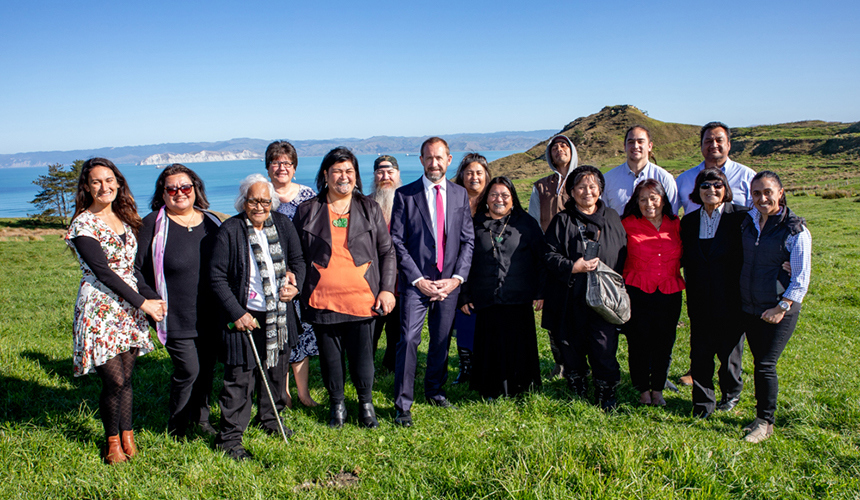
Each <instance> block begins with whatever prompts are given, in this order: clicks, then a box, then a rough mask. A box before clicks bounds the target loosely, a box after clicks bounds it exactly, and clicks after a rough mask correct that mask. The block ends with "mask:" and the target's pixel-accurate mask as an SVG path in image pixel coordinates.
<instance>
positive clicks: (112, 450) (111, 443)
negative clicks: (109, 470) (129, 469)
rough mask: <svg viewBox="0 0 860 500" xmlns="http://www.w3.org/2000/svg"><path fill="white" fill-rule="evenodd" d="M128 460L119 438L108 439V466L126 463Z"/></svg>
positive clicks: (106, 460) (106, 455)
mask: <svg viewBox="0 0 860 500" xmlns="http://www.w3.org/2000/svg"><path fill="white" fill-rule="evenodd" d="M126 460H127V458H126V457H125V453H123V451H122V445H121V444H120V442H119V436H108V437H107V450H106V451H105V463H107V464H108V465H113V464H118V463H120V462H125V461H126Z"/></svg>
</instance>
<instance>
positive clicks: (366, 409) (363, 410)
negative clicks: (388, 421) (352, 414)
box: [358, 403, 379, 429]
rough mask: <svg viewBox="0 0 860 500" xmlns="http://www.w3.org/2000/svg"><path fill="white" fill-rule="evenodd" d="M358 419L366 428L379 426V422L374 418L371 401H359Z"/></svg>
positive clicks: (374, 413) (374, 412)
mask: <svg viewBox="0 0 860 500" xmlns="http://www.w3.org/2000/svg"><path fill="white" fill-rule="evenodd" d="M358 421H359V422H361V423H362V425H364V426H365V427H367V428H368V429H375V428H377V427H379V422H378V421H377V420H376V410H375V409H374V408H373V403H361V406H360V407H359V410H358Z"/></svg>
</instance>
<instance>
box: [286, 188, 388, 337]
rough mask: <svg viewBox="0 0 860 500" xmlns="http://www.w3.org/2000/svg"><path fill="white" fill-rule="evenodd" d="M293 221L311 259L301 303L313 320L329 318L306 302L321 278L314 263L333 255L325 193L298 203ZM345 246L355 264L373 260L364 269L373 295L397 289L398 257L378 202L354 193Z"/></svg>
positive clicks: (321, 263) (324, 264) (323, 264)
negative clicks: (321, 316) (319, 313)
mask: <svg viewBox="0 0 860 500" xmlns="http://www.w3.org/2000/svg"><path fill="white" fill-rule="evenodd" d="M293 222H294V223H295V225H296V229H297V230H298V232H299V239H300V240H301V242H302V249H303V250H304V253H305V255H306V256H307V260H308V272H307V278H306V281H305V286H304V287H303V288H302V305H304V306H305V307H306V308H307V309H306V310H307V311H308V313H309V318H310V320H311V321H317V322H327V321H321V319H322V318H318V312H317V311H314V310H311V309H312V308H310V307H308V305H307V304H308V300H310V297H311V294H312V293H313V291H314V289H315V288H316V286H317V283H319V280H320V273H319V271H318V270H317V268H316V267H314V265H313V264H314V263H316V264H317V265H319V266H320V267H322V268H326V267H328V264H329V260H330V259H331V251H332V249H331V221H330V220H329V213H328V204H327V203H326V202H325V195H323V196H315V197H313V198H311V199H310V200H307V201H305V202H304V203H302V204H301V205H299V208H298V210H296V216H295V217H294V218H293ZM346 246H347V248H348V249H349V254H350V255H351V256H352V259H353V263H354V264H355V265H356V266H361V265H363V264H366V263H368V262H370V266H368V267H367V271H366V272H365V273H364V279H365V280H367V284H368V285H370V291H371V292H373V295H374V297H375V296H377V295H379V292H381V291H386V292H391V293H394V280H395V278H396V276H397V257H396V255H395V253H394V247H393V246H391V238H390V237H389V235H388V226H387V225H386V224H385V218H384V217H383V216H382V209H381V208H379V204H377V203H376V202H375V201H373V200H371V199H370V198H368V197H366V196H359V195H353V197H352V201H351V202H350V206H349V226H347V230H346ZM329 312H331V311H329ZM331 313H332V315H337V314H338V313H333V312H331ZM340 316H346V315H340ZM341 319H345V318H341ZM306 321H307V320H306Z"/></svg>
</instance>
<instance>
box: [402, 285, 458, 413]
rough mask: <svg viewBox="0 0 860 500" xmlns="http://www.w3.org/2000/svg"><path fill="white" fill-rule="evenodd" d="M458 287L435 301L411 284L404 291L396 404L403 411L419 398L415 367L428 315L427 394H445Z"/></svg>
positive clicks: (433, 396) (442, 397) (425, 377)
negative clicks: (417, 395) (416, 389)
mask: <svg viewBox="0 0 860 500" xmlns="http://www.w3.org/2000/svg"><path fill="white" fill-rule="evenodd" d="M459 294H460V288H459V287H457V288H456V289H455V290H454V291H453V292H451V294H450V295H448V297H447V298H446V299H445V300H442V301H435V302H431V301H430V298H429V297H427V296H426V295H424V294H423V293H421V292H420V291H419V290H418V288H416V287H414V286H409V287H408V288H407V289H406V290H405V291H404V292H403V293H401V294H400V300H401V304H400V324H401V336H400V342H398V343H397V362H396V367H395V370H394V406H395V408H397V409H398V410H400V411H407V410H409V409H410V408H412V403H413V402H414V400H415V396H414V393H415V371H416V369H417V368H418V345H419V344H420V343H421V329H422V328H423V327H424V318H425V316H426V317H427V329H428V333H429V335H428V337H429V339H428V341H429V345H428V347H427V369H426V370H425V372H424V397H425V398H427V399H436V400H441V399H444V398H445V389H444V386H445V382H446V381H447V380H448V348H449V347H450V345H451V325H452V324H453V322H454V313H455V312H456V310H457V296H458V295H459Z"/></svg>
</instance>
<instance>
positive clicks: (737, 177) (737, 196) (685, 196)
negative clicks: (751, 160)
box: [675, 159, 755, 214]
mask: <svg viewBox="0 0 860 500" xmlns="http://www.w3.org/2000/svg"><path fill="white" fill-rule="evenodd" d="M704 169H705V162H702V163H699V164H698V165H696V166H695V167H693V168H691V169H690V170H687V171H686V172H684V173H683V174H681V175H679V176H678V178H677V179H675V182H676V183H677V184H678V197H679V198H680V200H681V205H682V206H683V207H684V213H685V214H688V213H690V212H692V211H693V210H695V209H697V208H699V206H700V205H698V204H697V203H693V202H692V201H690V193H692V192H693V189H696V187H697V186H695V185H694V184H695V183H696V176H698V175H699V172H701V171H702V170H704ZM720 170H722V171H723V173H724V174H726V179H727V180H728V181H729V187H730V188H732V203H734V204H735V205H742V206H745V207H751V206H752V191H751V190H750V184H751V183H752V178H753V177H755V170H753V169H751V168H749V167H748V166H746V165H742V164H740V163H738V162H736V161H733V160H731V159H728V160H726V162H725V163H724V164H723V166H722V167H720Z"/></svg>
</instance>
